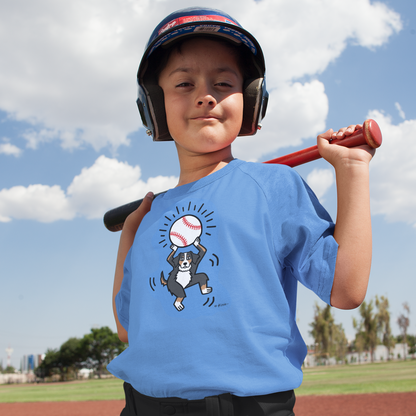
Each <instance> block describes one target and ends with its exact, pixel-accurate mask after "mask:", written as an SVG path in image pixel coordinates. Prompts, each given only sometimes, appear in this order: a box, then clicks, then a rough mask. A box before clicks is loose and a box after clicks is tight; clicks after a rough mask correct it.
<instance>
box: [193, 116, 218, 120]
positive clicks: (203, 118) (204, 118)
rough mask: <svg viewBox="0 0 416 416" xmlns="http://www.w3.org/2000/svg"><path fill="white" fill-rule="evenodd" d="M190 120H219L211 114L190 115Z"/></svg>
mask: <svg viewBox="0 0 416 416" xmlns="http://www.w3.org/2000/svg"><path fill="white" fill-rule="evenodd" d="M191 120H195V121H216V120H219V117H216V116H212V115H202V116H197V117H192V118H191Z"/></svg>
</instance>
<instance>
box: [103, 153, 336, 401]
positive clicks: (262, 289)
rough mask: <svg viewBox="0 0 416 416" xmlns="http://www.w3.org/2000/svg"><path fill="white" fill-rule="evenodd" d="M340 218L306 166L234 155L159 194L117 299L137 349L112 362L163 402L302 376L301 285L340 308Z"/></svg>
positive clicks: (292, 384)
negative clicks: (311, 183) (319, 194)
mask: <svg viewBox="0 0 416 416" xmlns="http://www.w3.org/2000/svg"><path fill="white" fill-rule="evenodd" d="M333 229H334V224H333V222H332V221H331V219H330V217H329V215H328V213H327V212H326V211H325V210H324V208H323V207H322V206H321V205H320V203H319V202H318V200H317V198H316V196H315V195H314V194H313V192H312V191H311V190H310V188H309V187H308V185H307V184H306V183H305V182H304V181H303V180H302V178H301V177H300V176H299V175H298V174H297V173H296V171H294V170H292V169H290V168H288V167H286V166H282V165H269V164H260V163H248V162H243V161H240V160H234V161H232V162H231V163H229V164H228V165H227V166H225V167H224V168H222V169H221V170H219V171H217V172H215V173H213V174H211V175H209V176H207V177H204V178H202V179H200V180H199V181H196V182H193V183H190V184H187V185H183V186H180V187H177V188H174V189H172V190H170V191H168V192H167V193H165V194H162V195H160V196H158V197H157V198H156V199H155V200H154V201H153V205H152V209H151V211H150V212H149V213H148V214H147V215H146V216H145V218H144V219H143V221H142V223H141V225H140V227H139V230H138V232H137V234H136V238H135V241H134V243H133V246H132V248H131V249H130V251H129V253H128V255H127V258H126V261H125V269H124V278H123V283H122V286H121V290H120V292H119V293H118V295H117V297H116V306H117V313H118V317H119V320H120V323H121V324H122V325H123V327H124V328H125V329H126V330H127V331H128V337H129V346H128V348H127V349H126V350H125V351H124V352H123V353H122V354H120V355H119V356H118V357H117V358H115V359H114V360H113V361H112V362H111V363H110V364H109V366H108V369H109V370H110V371H111V372H112V373H113V374H114V375H116V376H117V377H119V378H121V379H123V380H125V381H127V382H128V383H130V384H132V386H133V387H134V388H135V389H136V390H138V391H139V392H140V393H142V394H145V395H147V396H152V397H181V398H186V399H201V398H204V397H207V396H212V395H217V394H222V393H232V394H235V395H237V396H252V395H264V394H270V393H275V392H278V391H286V390H290V389H294V388H297V387H299V385H300V384H301V382H302V371H301V365H302V363H303V360H304V358H305V355H306V346H305V343H304V341H303V340H302V337H301V335H300V333H299V330H298V328H297V325H296V295H297V282H298V281H299V282H301V283H302V284H303V285H305V286H306V287H308V288H309V289H311V290H312V291H313V292H315V293H316V294H317V295H318V296H319V297H320V298H321V299H322V300H323V301H325V302H327V303H329V302H330V295H331V289H332V283H333V276H334V270H335V261H336V255H337V250H338V245H337V243H336V242H335V240H334V238H333V235H332V234H333Z"/></svg>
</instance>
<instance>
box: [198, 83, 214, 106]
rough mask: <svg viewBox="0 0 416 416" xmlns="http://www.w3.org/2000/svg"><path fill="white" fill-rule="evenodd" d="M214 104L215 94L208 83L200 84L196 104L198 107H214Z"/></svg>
mask: <svg viewBox="0 0 416 416" xmlns="http://www.w3.org/2000/svg"><path fill="white" fill-rule="evenodd" d="M216 104H217V100H216V99H215V96H214V94H213V92H212V91H211V89H210V87H209V86H208V85H202V86H201V87H200V88H199V89H198V93H197V98H196V105H197V106H198V107H205V106H208V107H214V106H215V105H216Z"/></svg>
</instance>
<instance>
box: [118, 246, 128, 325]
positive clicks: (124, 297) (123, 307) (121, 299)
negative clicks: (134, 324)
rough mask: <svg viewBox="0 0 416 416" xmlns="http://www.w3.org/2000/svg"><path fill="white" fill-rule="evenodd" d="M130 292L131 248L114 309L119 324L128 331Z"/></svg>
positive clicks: (125, 262)
mask: <svg viewBox="0 0 416 416" xmlns="http://www.w3.org/2000/svg"><path fill="white" fill-rule="evenodd" d="M130 292H131V248H130V250H129V252H128V253H127V256H126V260H125V261H124V276H123V282H122V283H121V288H120V291H119V292H118V293H117V295H116V299H115V300H116V310H117V317H118V320H119V322H120V324H121V325H122V326H123V328H124V329H125V330H126V331H127V332H128V330H129V310H130Z"/></svg>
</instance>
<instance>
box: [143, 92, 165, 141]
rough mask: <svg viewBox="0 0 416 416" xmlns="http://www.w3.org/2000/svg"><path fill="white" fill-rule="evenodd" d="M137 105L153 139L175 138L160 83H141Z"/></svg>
mask: <svg viewBox="0 0 416 416" xmlns="http://www.w3.org/2000/svg"><path fill="white" fill-rule="evenodd" d="M137 107H138V109H139V113H140V117H141V119H142V123H143V125H144V126H145V127H146V128H147V134H148V135H149V136H152V137H153V141H159V142H162V141H171V140H173V139H172V137H171V135H170V133H169V129H168V125H167V121H166V112H165V98H164V95H163V90H162V88H161V87H160V86H159V85H153V84H146V87H143V86H141V85H139V94H138V98H137Z"/></svg>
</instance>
